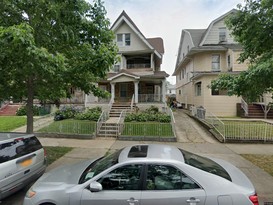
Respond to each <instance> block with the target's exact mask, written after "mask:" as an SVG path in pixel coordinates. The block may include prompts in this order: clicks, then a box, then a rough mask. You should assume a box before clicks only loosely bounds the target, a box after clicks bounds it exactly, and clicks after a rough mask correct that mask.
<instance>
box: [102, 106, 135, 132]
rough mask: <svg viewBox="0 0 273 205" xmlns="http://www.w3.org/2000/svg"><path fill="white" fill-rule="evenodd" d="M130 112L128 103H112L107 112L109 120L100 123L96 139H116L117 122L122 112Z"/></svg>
mask: <svg viewBox="0 0 273 205" xmlns="http://www.w3.org/2000/svg"><path fill="white" fill-rule="evenodd" d="M124 110H126V111H127V112H130V111H131V104H129V103H114V104H113V105H112V107H111V110H110V112H109V119H108V120H107V121H106V122H103V123H102V126H101V128H100V130H99V133H98V137H118V135H119V133H118V131H119V130H118V128H119V125H118V121H119V118H120V115H121V113H122V111H124Z"/></svg>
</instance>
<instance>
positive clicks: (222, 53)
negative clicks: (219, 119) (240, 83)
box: [173, 9, 247, 116]
mask: <svg viewBox="0 0 273 205" xmlns="http://www.w3.org/2000/svg"><path fill="white" fill-rule="evenodd" d="M233 12H236V10H235V9H233V10H231V11H229V12H227V13H226V14H224V15H222V16H220V17H219V18H217V19H215V20H214V21H212V22H211V24H210V25H209V27H208V28H207V29H183V30H182V34H181V39H180V45H179V51H178V56H177V61H176V67H175V71H174V73H173V75H174V76H176V99H177V101H179V102H181V103H182V105H183V107H186V108H188V109H190V107H191V106H195V107H199V106H202V107H204V108H205V109H206V110H207V111H209V112H211V113H213V114H215V115H217V116H236V104H237V103H241V98H240V97H236V96H228V95H227V92H226V91H225V90H212V89H210V88H209V85H210V84H211V81H212V80H213V79H216V78H217V77H218V76H219V74H221V73H230V74H235V75H236V74H238V73H239V72H241V71H243V70H246V69H247V64H245V63H243V64H239V62H238V61H237V59H238V57H239V55H240V53H241V51H242V47H241V46H240V45H239V44H238V43H237V42H235V41H234V39H233V38H232V36H231V35H230V31H229V30H228V28H227V27H226V25H225V19H226V17H227V16H228V15H230V14H232V13H233Z"/></svg>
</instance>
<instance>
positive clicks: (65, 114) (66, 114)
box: [55, 106, 80, 120]
mask: <svg viewBox="0 0 273 205" xmlns="http://www.w3.org/2000/svg"><path fill="white" fill-rule="evenodd" d="M79 112H80V110H79V109H78V108H76V107H74V106H64V107H62V108H61V109H60V110H57V111H56V112H55V119H56V116H62V120H63V119H70V118H74V117H75V115H76V114H78V113H79Z"/></svg>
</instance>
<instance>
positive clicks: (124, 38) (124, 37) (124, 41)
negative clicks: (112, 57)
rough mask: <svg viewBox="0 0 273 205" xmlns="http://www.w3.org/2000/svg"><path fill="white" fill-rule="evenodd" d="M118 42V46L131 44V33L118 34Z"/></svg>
mask: <svg viewBox="0 0 273 205" xmlns="http://www.w3.org/2000/svg"><path fill="white" fill-rule="evenodd" d="M117 44H118V46H130V45H131V35H130V33H119V34H117Z"/></svg>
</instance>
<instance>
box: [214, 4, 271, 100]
mask: <svg viewBox="0 0 273 205" xmlns="http://www.w3.org/2000/svg"><path fill="white" fill-rule="evenodd" d="M272 6H273V3H272V0H245V5H244V6H242V5H238V9H239V10H238V11H237V12H235V13H234V14H233V15H231V16H230V17H229V18H228V20H227V21H226V23H227V26H228V28H229V29H230V30H231V31H232V33H231V34H232V35H233V37H234V38H235V40H236V41H237V42H239V43H240V44H241V45H242V46H243V52H242V53H241V55H240V57H239V59H238V60H239V61H240V62H247V63H248V65H249V68H248V70H246V71H243V72H241V73H240V74H239V75H228V74H224V75H222V76H220V78H218V79H217V80H215V81H213V82H212V85H211V87H212V88H213V89H227V90H228V93H229V94H230V95H237V96H243V97H245V98H246V99H247V100H248V101H249V102H251V101H252V102H253V101H255V100H257V98H259V97H260V96H262V95H263V94H264V93H266V92H271V91H272V88H273V9H272Z"/></svg>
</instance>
